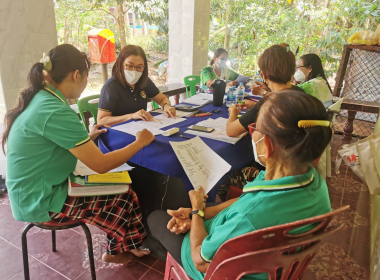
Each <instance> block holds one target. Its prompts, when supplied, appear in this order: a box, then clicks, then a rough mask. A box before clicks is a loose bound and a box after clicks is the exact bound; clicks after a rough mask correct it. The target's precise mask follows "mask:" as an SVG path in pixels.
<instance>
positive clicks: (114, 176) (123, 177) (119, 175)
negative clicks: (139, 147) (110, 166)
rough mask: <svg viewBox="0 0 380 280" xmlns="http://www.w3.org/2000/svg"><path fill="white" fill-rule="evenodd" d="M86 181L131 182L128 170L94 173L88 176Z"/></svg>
mask: <svg viewBox="0 0 380 280" xmlns="http://www.w3.org/2000/svg"><path fill="white" fill-rule="evenodd" d="M85 183H86V184H87V183H118V184H119V183H124V184H131V183H132V180H131V177H130V176H129V173H128V171H122V172H112V173H105V174H94V175H88V176H86V179H85Z"/></svg>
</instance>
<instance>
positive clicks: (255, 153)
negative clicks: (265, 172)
mask: <svg viewBox="0 0 380 280" xmlns="http://www.w3.org/2000/svg"><path fill="white" fill-rule="evenodd" d="M263 139H264V136H263V137H261V138H260V139H259V140H258V141H257V142H255V141H253V139H252V147H253V155H254V156H255V161H256V162H257V163H258V164H260V165H262V166H264V167H265V165H264V164H262V163H261V162H260V159H259V157H265V155H258V154H257V147H256V145H257V143H259V142H260V141H262V140H263Z"/></svg>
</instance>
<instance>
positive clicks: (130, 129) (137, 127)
mask: <svg viewBox="0 0 380 280" xmlns="http://www.w3.org/2000/svg"><path fill="white" fill-rule="evenodd" d="M154 118H155V119H156V120H158V121H159V122H160V123H158V122H155V121H149V122H146V121H137V122H129V123H125V124H122V125H118V126H113V127H111V129H114V130H117V131H121V132H124V133H128V134H131V135H134V136H136V133H137V132H139V131H141V130H143V129H144V128H146V129H147V130H149V131H150V132H152V134H153V135H159V134H161V133H162V132H163V131H162V130H161V128H164V127H167V126H170V125H173V124H176V123H179V122H183V121H185V120H186V119H184V118H175V119H173V118H168V117H166V116H165V114H161V115H158V116H154Z"/></svg>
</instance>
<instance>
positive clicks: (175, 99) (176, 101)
mask: <svg viewBox="0 0 380 280" xmlns="http://www.w3.org/2000/svg"><path fill="white" fill-rule="evenodd" d="M178 103H179V94H177V95H174V105H177V104H178Z"/></svg>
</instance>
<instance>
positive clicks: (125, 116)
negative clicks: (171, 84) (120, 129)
mask: <svg viewBox="0 0 380 280" xmlns="http://www.w3.org/2000/svg"><path fill="white" fill-rule="evenodd" d="M148 98H151V99H153V101H155V102H156V103H157V104H159V105H160V106H161V108H162V109H163V110H164V113H165V114H166V116H167V117H168V118H169V117H175V115H176V111H175V108H173V107H172V106H171V104H170V101H169V99H168V98H167V97H166V96H165V95H163V94H162V93H161V92H160V90H159V89H158V88H157V87H156V86H155V84H154V83H153V82H152V80H151V79H149V77H148V62H147V59H146V55H145V52H144V50H143V49H142V48H141V47H139V46H134V45H128V46H125V47H124V48H123V49H122V50H121V52H120V54H119V56H118V58H117V60H116V62H115V64H114V66H113V67H112V77H111V78H110V79H109V80H108V81H107V82H106V83H105V84H104V86H103V88H102V91H101V93H100V99H99V111H98V120H97V122H98V123H103V124H106V125H114V124H118V123H121V122H125V121H129V120H132V119H133V120H138V119H141V120H144V121H152V119H153V117H152V115H151V114H149V113H148V112H147V111H146V109H147V103H148V101H147V100H148Z"/></svg>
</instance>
